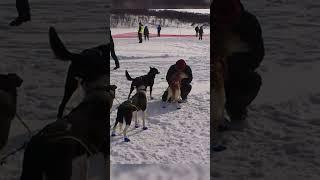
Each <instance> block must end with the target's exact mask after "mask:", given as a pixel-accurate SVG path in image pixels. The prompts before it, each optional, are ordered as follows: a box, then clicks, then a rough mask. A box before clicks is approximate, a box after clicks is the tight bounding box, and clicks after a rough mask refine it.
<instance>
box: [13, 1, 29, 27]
mask: <svg viewBox="0 0 320 180" xmlns="http://www.w3.org/2000/svg"><path fill="white" fill-rule="evenodd" d="M16 8H17V11H18V17H16V18H15V19H14V20H13V21H11V22H10V24H9V25H10V26H19V25H21V24H22V23H24V22H27V21H30V20H31V15H30V6H29V1H28V0H16Z"/></svg>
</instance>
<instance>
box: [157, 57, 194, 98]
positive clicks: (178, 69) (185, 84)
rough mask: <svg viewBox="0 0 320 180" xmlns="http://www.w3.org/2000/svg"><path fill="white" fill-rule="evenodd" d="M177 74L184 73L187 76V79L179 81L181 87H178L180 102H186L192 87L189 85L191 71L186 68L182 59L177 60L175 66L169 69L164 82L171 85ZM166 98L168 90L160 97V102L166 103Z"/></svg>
mask: <svg viewBox="0 0 320 180" xmlns="http://www.w3.org/2000/svg"><path fill="white" fill-rule="evenodd" d="M178 73H185V74H186V75H187V78H185V79H183V80H182V81H181V86H180V91H181V99H182V101H180V102H186V100H187V97H188V94H189V93H190V91H191V89H192V86H191V84H190V83H191V81H192V79H193V77H192V70H191V68H190V66H188V65H187V64H186V62H185V61H184V60H183V59H180V60H178V61H177V62H176V63H175V64H173V65H172V66H171V67H170V68H169V70H168V72H167V75H166V80H167V82H168V84H169V85H170V84H171V83H172V81H173V80H174V79H175V76H176V74H178ZM167 96H168V90H167V91H165V92H164V94H163V95H162V101H166V99H167ZM169 101H170V100H169Z"/></svg>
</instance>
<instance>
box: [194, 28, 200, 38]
mask: <svg viewBox="0 0 320 180" xmlns="http://www.w3.org/2000/svg"><path fill="white" fill-rule="evenodd" d="M194 30H195V31H196V37H198V33H199V26H197V27H196V28H194Z"/></svg>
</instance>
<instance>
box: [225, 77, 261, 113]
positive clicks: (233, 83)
mask: <svg viewBox="0 0 320 180" xmlns="http://www.w3.org/2000/svg"><path fill="white" fill-rule="evenodd" d="M228 77H229V79H228V80H227V81H225V92H226V110H227V112H228V114H229V116H230V118H231V119H242V118H241V116H242V115H243V114H246V112H247V106H248V105H249V104H250V103H251V102H252V101H253V100H254V99H255V98H256V96H257V95H258V92H259V90H260V86H261V84H262V80H261V76H260V75H259V74H258V73H257V72H247V73H243V72H242V73H234V74H232V73H231V74H229V76H228Z"/></svg>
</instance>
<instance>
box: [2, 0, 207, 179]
mask: <svg viewBox="0 0 320 180" xmlns="http://www.w3.org/2000/svg"><path fill="white" fill-rule="evenodd" d="M30 5H31V9H32V21H31V22H28V23H25V24H23V25H22V26H20V27H10V26H8V23H9V22H10V21H11V20H12V19H13V18H15V17H16V16H17V12H16V9H15V1H11V0H10V1H9V0H3V1H1V2H0V22H1V23H0V39H1V41H0V59H1V66H0V72H1V73H9V72H16V73H17V74H18V75H20V76H21V77H22V78H23V79H24V82H23V84H22V87H21V88H19V90H18V110H17V112H18V114H19V115H20V116H21V117H22V119H23V120H25V121H26V123H27V124H28V125H29V126H30V128H31V129H32V130H37V129H40V128H41V127H43V126H44V125H46V124H48V123H50V122H52V121H54V120H56V114H57V108H58V105H59V103H60V101H61V99H62V95H63V91H64V89H63V88H64V82H65V77H66V72H67V68H68V66H69V63H67V62H61V61H58V60H57V59H55V58H54V56H53V53H52V52H51V50H50V47H49V43H48V29H49V26H54V27H56V29H57V31H58V34H59V35H60V36H61V38H62V40H63V41H64V42H65V44H66V46H67V47H68V49H70V50H71V51H74V52H80V51H81V50H83V49H85V48H90V47H94V46H97V45H100V44H103V43H105V40H106V37H105V27H106V23H107V22H106V17H107V11H106V9H105V8H104V5H105V1H101V0H99V1H98V0H96V1H90V3H88V1H85V0H75V1H72V2H71V1H70V2H66V1H62V0H58V1H54V2H51V1H40V0H31V1H30ZM192 33H193V31H192ZM208 38H209V37H207V38H206V40H204V41H203V42H201V43H200V42H199V41H197V40H196V39H193V40H191V39H185V40H183V41H181V43H180V44H179V42H178V41H177V42H175V43H172V42H170V39H168V40H169V42H168V44H170V45H168V47H167V48H161V47H159V48H158V50H157V48H155V47H154V46H150V47H149V48H151V49H150V51H149V52H148V51H146V53H147V54H146V55H145V54H144V53H142V51H145V50H147V49H148V48H147V44H143V45H142V46H141V47H144V48H142V49H140V50H142V51H138V52H137V53H135V49H134V48H135V46H134V45H131V46H130V44H128V47H129V48H131V50H130V51H125V47H121V46H120V45H121V44H126V42H125V41H122V40H121V41H120V40H119V41H118V40H117V39H115V42H116V46H117V47H116V48H117V49H116V50H117V54H118V55H119V59H120V65H121V68H120V69H119V70H117V71H114V72H112V76H114V75H117V76H119V80H121V81H122V82H123V84H119V83H116V84H117V85H118V86H119V92H118V93H117V98H118V99H119V100H121V101H122V100H124V98H125V97H126V96H127V95H128V88H129V86H130V84H129V82H128V81H126V80H125V79H124V77H125V76H124V70H125V69H128V70H129V72H130V74H131V75H132V76H135V75H141V74H144V73H145V72H146V71H147V70H148V66H149V65H152V66H156V67H158V68H159V70H160V71H161V74H160V75H159V76H157V78H156V83H157V84H156V85H155V87H154V96H155V97H156V100H154V101H151V102H150V107H155V108H154V110H152V108H151V109H150V110H151V111H150V112H149V116H148V126H149V128H150V129H149V130H147V131H145V132H141V133H140V132H138V133H136V135H132V134H131V133H133V132H137V131H132V132H130V133H129V135H130V137H131V139H132V142H131V144H129V145H127V146H129V147H130V148H132V149H131V150H132V153H134V154H132V153H131V154H127V155H126V156H127V157H129V160H128V159H126V158H125V157H123V156H122V155H125V153H124V152H122V151H119V152H120V153H121V154H119V155H118V156H117V155H115V154H113V156H112V160H113V162H115V163H120V162H122V163H142V161H144V162H145V163H147V162H149V163H156V162H159V163H161V162H162V163H169V162H174V161H175V160H177V162H178V163H182V162H183V163H184V162H187V161H188V159H189V161H188V162H189V163H203V164H205V165H203V166H195V167H194V171H191V170H193V169H190V166H188V167H182V166H180V167H179V168H173V170H171V171H169V169H168V168H170V167H169V166H168V167H165V166H164V165H163V166H161V168H160V167H157V166H150V167H149V166H143V167H141V166H140V169H131V170H130V171H126V172H124V173H121V174H119V172H122V170H123V169H124V168H123V167H122V166H113V167H112V177H120V176H121V177H125V176H126V174H127V173H130V176H131V177H132V178H136V179H138V177H141V171H143V169H144V168H145V169H147V170H149V171H150V170H151V169H157V170H158V171H157V173H155V174H157V175H156V176H157V178H158V179H159V178H164V179H167V177H171V178H174V179H177V178H176V177H178V176H179V175H181V173H183V174H186V172H187V171H188V172H189V175H190V177H192V178H193V177H199V178H200V179H205V178H203V177H207V179H208V176H209V172H208V169H209V165H208V163H209V160H208V157H209V119H208V116H207V114H208V113H209V107H208V104H209V95H208V92H209V76H207V75H208V73H206V72H208V71H209V69H208V66H206V64H207V63H208V62H209V55H208V53H207V52H208V48H209V40H208ZM128 41H129V42H131V43H132V44H133V43H136V41H133V39H130V40H128ZM152 41H153V40H150V43H149V44H150V45H151V44H153V43H154V45H160V44H161V43H160V41H165V39H159V41H158V42H157V41H154V42H152ZM184 43H188V44H189V45H190V48H189V50H185V49H184V48H182V47H185V46H186V45H185V44H184ZM179 46H181V48H179ZM121 48H122V49H121ZM169 48H172V49H169ZM198 48H204V49H198ZM167 50H168V51H167ZM191 50H193V51H195V52H191ZM161 51H162V52H161ZM205 51H206V53H200V52H205ZM180 57H181V58H185V59H186V60H187V61H188V62H190V63H191V65H192V66H193V68H194V70H195V72H194V74H195V80H194V82H193V85H194V86H198V88H199V89H200V88H201V89H200V90H201V91H200V90H197V89H198V88H195V90H194V91H192V93H191V94H190V102H189V103H188V104H189V105H190V107H188V106H187V104H186V108H184V109H181V113H182V112H184V114H183V116H182V117H183V118H185V119H186V120H188V121H182V120H181V118H178V117H176V116H179V113H176V112H177V111H176V110H173V109H170V108H168V109H167V110H166V111H165V110H162V109H160V110H157V108H156V107H157V103H158V102H157V100H159V95H160V94H161V93H162V91H163V90H164V87H165V84H164V80H163V79H161V78H163V77H164V74H165V71H166V70H167V68H168V67H169V65H170V64H173V63H174V62H175V61H176V60H177V58H180ZM143 60H145V61H143ZM111 65H114V64H113V62H111ZM130 65H132V66H133V67H131V68H130V67H129V66H130ZM112 67H113V66H112ZM199 70H201V71H202V72H200V73H199V74H198V73H197V71H199ZM206 74H207V75H206ZM119 82H120V81H119ZM114 104H115V106H116V105H117V102H116V101H115V103H114ZM206 104H207V105H206ZM190 111H192V113H191V112H190ZM196 113H197V114H196ZM160 116H162V117H165V118H173V117H175V118H174V119H168V120H167V119H164V118H163V119H162V118H160ZM192 116H195V117H196V118H191V117H192ZM113 117H114V114H113ZM198 117H202V118H201V119H199V122H198V123H197V122H196V121H194V119H195V120H198ZM169 120H170V121H169ZM197 125H200V128H202V129H201V131H200V128H196V126H197ZM175 131H176V132H177V133H174V132H175ZM161 133H167V135H163V137H164V138H163V141H164V143H163V145H164V146H161V145H160V144H158V145H159V146H158V148H157V149H158V151H157V152H158V153H159V155H157V156H153V154H152V153H155V152H152V151H153V150H154V149H155V147H152V143H153V145H155V146H157V142H159V137H161V136H162V134H161ZM173 134H174V136H172V135H173ZM144 136H150V138H151V137H152V138H155V140H154V141H153V142H152V143H150V141H151V139H149V144H148V141H146V142H145V144H146V147H148V148H150V149H149V151H146V150H145V149H138V148H139V147H143V146H142V144H141V141H142V140H143V139H146V137H144ZM169 136H172V137H170V138H169ZM192 136H193V137H194V138H191V137H192ZM139 138H140V139H139ZM26 140H28V133H27V132H26V131H25V129H24V128H23V127H22V125H21V124H20V123H19V122H18V121H17V120H16V119H15V120H14V121H13V122H12V127H11V132H10V137H9V142H8V145H7V147H6V148H5V149H4V150H3V151H2V152H1V153H0V154H1V157H2V155H4V154H6V153H7V152H9V151H11V150H13V149H15V148H17V147H19V146H20V145H21V144H22V143H23V142H25V141H26ZM196 140H199V142H198V141H196ZM112 143H113V144H112V146H113V147H114V148H119V149H120V148H121V147H123V146H126V145H124V144H122V143H121V141H120V140H119V139H118V140H116V139H114V141H112ZM192 143H194V144H193V146H191V145H192ZM166 145H168V147H166ZM187 146H189V147H192V149H191V150H192V151H194V152H192V151H191V150H188V149H187V148H186V147H187ZM178 148H179V149H178ZM164 150H167V151H164ZM143 151H145V154H143ZM167 152H168V155H165V154H166V153H167ZM197 152H199V153H198V158H199V159H195V158H196V157H195V156H194V154H196V153H197ZM191 153H192V155H193V158H189V156H188V155H189V154H191ZM130 155H133V156H132V157H130ZM144 155H145V156H146V157H150V158H149V159H145V160H142V159H143V157H144ZM156 158H159V161H158V160H156ZM161 158H162V159H161ZM170 158H172V159H170ZM22 159H23V151H21V152H18V153H17V154H15V155H13V156H11V157H9V158H8V160H7V162H6V164H4V165H3V166H0V180H18V179H19V177H20V174H21V167H22ZM138 167H139V166H138ZM132 168H134V167H133V166H132ZM160 169H162V170H160ZM136 170H138V171H136ZM204 171H206V173H204ZM169 179H170V178H169Z"/></svg>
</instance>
